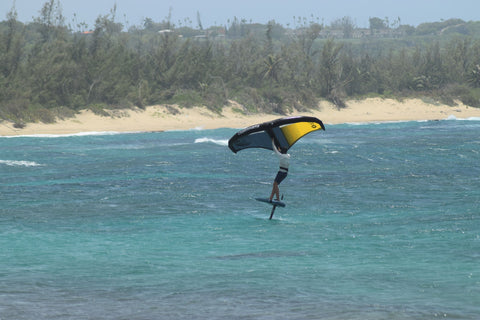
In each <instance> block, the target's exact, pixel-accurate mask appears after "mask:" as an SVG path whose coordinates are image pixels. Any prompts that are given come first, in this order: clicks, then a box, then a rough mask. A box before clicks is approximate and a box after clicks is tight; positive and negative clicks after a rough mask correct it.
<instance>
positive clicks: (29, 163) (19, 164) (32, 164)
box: [0, 160, 41, 167]
mask: <svg viewBox="0 0 480 320" xmlns="http://www.w3.org/2000/svg"><path fill="white" fill-rule="evenodd" d="M2 164H4V165H7V166H11V167H38V166H41V164H38V163H36V162H34V161H23V160H20V161H19V160H0V165H2Z"/></svg>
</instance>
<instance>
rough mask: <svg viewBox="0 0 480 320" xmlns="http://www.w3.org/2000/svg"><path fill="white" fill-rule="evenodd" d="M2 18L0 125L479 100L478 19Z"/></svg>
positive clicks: (53, 10)
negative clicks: (93, 115)
mask: <svg viewBox="0 0 480 320" xmlns="http://www.w3.org/2000/svg"><path fill="white" fill-rule="evenodd" d="M6 18H7V19H6V20H5V21H3V22H1V23H0V119H2V118H3V119H8V120H11V121H14V122H16V123H18V124H21V123H22V122H29V121H38V120H40V121H43V122H51V121H54V120H55V118H56V117H60V118H62V117H68V116H71V115H73V114H74V112H76V111H78V110H80V109H84V108H90V109H92V110H94V111H96V112H102V110H103V108H105V107H110V108H112V107H113V108H115V107H132V106H137V107H140V108H143V107H145V106H147V105H153V104H160V103H166V104H174V103H175V104H179V105H181V106H186V107H188V106H192V105H205V106H207V107H208V108H211V109H212V110H216V111H220V110H221V108H222V107H223V106H224V105H226V104H227V103H228V100H230V99H231V100H236V101H238V102H239V103H241V104H242V105H244V106H245V111H246V112H256V111H260V110H261V111H265V112H273V113H279V114H284V113H286V112H288V111H289V110H291V109H292V108H296V109H300V110H302V109H308V108H312V107H315V106H316V105H317V103H318V101H319V99H327V100H329V101H332V102H333V103H335V104H336V105H337V106H338V107H339V108H341V107H344V101H345V100H346V99H348V98H351V97H361V96H367V95H370V96H371V95H375V96H392V97H398V98H401V97H406V96H419V95H422V96H430V97H435V99H436V100H438V99H440V100H441V102H443V103H451V104H453V102H454V100H455V99H460V100H461V101H463V102H464V103H466V104H469V105H472V106H476V107H478V106H479V105H480V99H479V98H480V93H479V90H480V89H479V87H480V40H479V39H478V38H477V37H476V36H475V35H478V34H480V32H479V30H480V24H479V23H477V22H464V21H462V20H458V19H452V20H447V21H442V22H437V23H425V24H421V25H419V26H418V27H416V28H415V27H412V26H406V25H401V24H400V19H398V20H395V21H394V22H392V23H390V22H389V21H388V20H382V19H379V18H372V19H370V28H369V29H360V28H356V27H355V26H354V25H353V23H352V22H351V19H349V18H343V19H339V20H338V21H336V22H335V23H332V25H331V26H328V27H327V26H323V25H321V24H320V23H318V20H317V21H313V20H314V19H309V20H312V21H309V20H307V19H305V18H298V19H297V21H296V23H295V26H294V27H290V26H287V27H284V26H281V25H279V24H277V23H275V22H274V21H272V22H270V23H268V24H267V25H261V24H254V23H247V22H246V21H245V20H241V21H239V20H238V19H236V18H235V19H233V21H231V22H229V26H228V27H210V28H208V29H206V30H204V29H203V28H202V25H201V22H200V17H197V19H198V27H196V28H192V27H189V26H187V24H188V23H185V25H183V24H182V23H180V24H179V25H177V26H175V25H174V24H173V23H172V22H171V21H170V19H166V21H162V22H160V23H155V22H154V21H152V20H151V19H145V21H144V24H143V26H133V27H129V28H128V30H126V27H125V26H124V25H122V24H121V23H118V22H116V21H115V8H114V9H112V11H111V12H110V13H109V14H108V15H105V16H99V17H98V18H97V20H96V22H95V26H94V28H92V29H93V30H92V31H88V28H87V26H86V25H85V24H84V23H80V24H78V25H76V26H75V27H72V26H67V25H66V24H65V18H64V17H63V15H62V12H61V9H60V3H59V2H58V0H57V1H55V0H49V1H47V2H46V3H45V4H44V5H43V7H42V10H41V11H40V16H39V17H38V18H36V19H35V20H34V21H33V22H31V23H28V24H23V23H21V22H19V21H18V20H17V13H16V11H15V8H13V9H12V10H11V11H10V12H9V13H8V15H7V17H6Z"/></svg>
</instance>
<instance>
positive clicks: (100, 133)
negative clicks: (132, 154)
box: [0, 131, 140, 138]
mask: <svg viewBox="0 0 480 320" xmlns="http://www.w3.org/2000/svg"><path fill="white" fill-rule="evenodd" d="M139 132H140V131H130V132H117V131H88V132H78V133H66V134H25V135H18V136H0V138H63V137H85V136H111V135H116V134H127V133H139Z"/></svg>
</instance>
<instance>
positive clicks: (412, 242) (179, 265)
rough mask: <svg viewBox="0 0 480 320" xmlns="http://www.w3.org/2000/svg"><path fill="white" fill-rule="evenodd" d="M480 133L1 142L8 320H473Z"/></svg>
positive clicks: (445, 130) (2, 314) (383, 129)
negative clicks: (284, 149) (275, 201)
mask: <svg viewBox="0 0 480 320" xmlns="http://www.w3.org/2000/svg"><path fill="white" fill-rule="evenodd" d="M479 120H480V119H476V120H475V119H471V120H470V121H467V120H465V121H462V120H456V119H450V120H443V121H424V122H400V123H382V124H344V125H327V126H326V131H325V132H316V133H312V134H310V135H308V136H306V137H304V138H303V139H301V140H300V141H299V142H297V144H296V145H295V146H294V147H293V148H292V149H290V154H291V156H292V159H291V168H290V173H289V176H288V177H287V179H286V180H285V181H284V182H283V183H282V184H281V186H280V191H281V193H283V194H284V196H285V198H284V201H285V203H286V204H287V206H286V208H277V210H276V212H275V215H274V216H273V219H272V220H268V217H269V214H270V208H271V207H270V205H268V204H265V203H261V202H257V201H255V200H254V198H255V197H267V196H269V194H270V190H271V183H272V180H273V178H274V176H275V174H276V171H277V166H278V163H277V158H276V156H275V155H274V154H273V152H271V151H268V150H252V149H249V150H243V151H241V152H239V153H238V154H233V153H232V152H231V151H230V150H229V149H228V147H227V141H228V139H229V138H230V137H231V136H232V135H233V134H234V133H235V132H236V131H237V129H218V130H189V131H170V132H159V133H128V134H118V133H117V134H115V133H90V134H77V135H67V136H49V135H46V136H45V135H44V136H25V137H14V138H7V137H0V319H1V320H10V319H15V320H21V319H35V320H40V319H48V320H51V319H128V320H130V319H327V320H329V319H342V320H343V319H359V320H360V319H362V320H364V319H372V320H376V319H480V121H479Z"/></svg>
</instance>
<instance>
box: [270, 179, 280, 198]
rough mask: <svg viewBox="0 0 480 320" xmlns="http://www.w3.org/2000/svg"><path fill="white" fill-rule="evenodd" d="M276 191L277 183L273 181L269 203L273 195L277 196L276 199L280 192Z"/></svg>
mask: <svg viewBox="0 0 480 320" xmlns="http://www.w3.org/2000/svg"><path fill="white" fill-rule="evenodd" d="M277 190H278V184H277V181H273V187H272V193H271V194H270V201H272V199H273V195H274V194H277V199H278V194H279V192H280V191H277Z"/></svg>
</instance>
